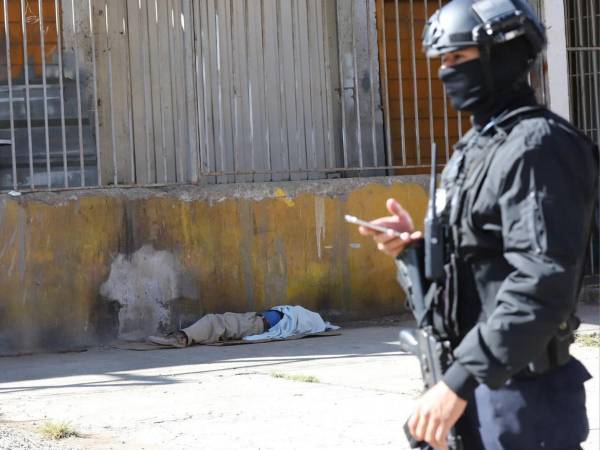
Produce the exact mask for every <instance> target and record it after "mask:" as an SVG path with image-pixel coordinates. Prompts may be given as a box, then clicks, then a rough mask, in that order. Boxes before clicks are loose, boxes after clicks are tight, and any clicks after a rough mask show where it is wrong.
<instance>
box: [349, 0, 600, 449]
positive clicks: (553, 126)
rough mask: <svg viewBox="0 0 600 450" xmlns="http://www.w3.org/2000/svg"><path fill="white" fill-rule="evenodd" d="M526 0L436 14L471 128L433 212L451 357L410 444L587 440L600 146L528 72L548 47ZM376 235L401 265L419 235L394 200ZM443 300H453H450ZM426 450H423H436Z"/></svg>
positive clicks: (455, 91)
mask: <svg viewBox="0 0 600 450" xmlns="http://www.w3.org/2000/svg"><path fill="white" fill-rule="evenodd" d="M545 43H546V40H545V31H544V26H543V24H542V23H541V22H540V20H539V19H538V18H537V17H536V15H535V13H534V12H533V11H532V10H531V8H530V7H529V6H528V5H527V3H526V1H525V0H452V1H451V2H450V3H448V4H446V5H445V6H444V7H442V8H441V9H440V10H438V11H436V13H435V14H434V15H433V16H432V17H431V18H430V19H429V21H428V23H427V26H426V29H425V33H424V48H425V51H426V53H427V56H428V57H441V58H442V66H441V69H440V72H439V77H440V79H441V81H442V83H443V84H444V86H445V89H446V93H447V95H448V97H449V98H450V100H451V103H452V105H453V106H454V108H455V109H456V110H459V111H469V112H470V113H471V114H472V125H473V126H472V128H471V130H470V131H469V132H468V133H466V134H465V135H464V137H463V138H462V139H461V140H460V142H459V143H458V144H457V145H456V146H455V151H454V153H453V156H452V158H451V160H450V161H449V162H448V165H447V166H446V168H445V169H444V171H443V174H442V182H441V189H440V190H439V191H440V193H439V194H438V196H437V201H436V203H437V204H438V205H437V206H438V208H437V209H438V211H439V213H440V218H441V219H442V221H443V224H444V230H445V232H444V234H445V236H446V245H445V249H446V252H445V263H446V267H445V268H446V278H449V277H450V278H451V280H450V281H451V283H448V279H446V280H444V283H443V284H444V285H445V286H449V285H452V286H456V292H452V293H451V294H449V295H455V296H456V299H457V307H456V308H455V309H454V312H453V313H452V311H450V310H449V311H448V314H454V315H455V317H450V318H448V317H446V318H444V320H446V319H449V320H454V321H455V323H456V328H457V330H456V333H457V337H458V338H457V339H456V340H455V341H456V346H455V348H454V350H453V353H454V357H455V360H454V362H453V363H452V364H451V366H450V367H449V368H448V370H447V371H446V372H445V374H444V377H443V381H441V382H439V383H438V384H436V385H435V386H433V387H432V388H431V389H429V390H428V391H427V392H426V393H425V394H424V395H423V397H422V398H421V399H420V401H419V403H418V405H417V407H416V408H415V411H414V413H413V414H412V416H411V418H410V421H409V428H410V431H411V433H412V435H413V436H414V437H416V438H417V439H418V440H422V441H426V442H427V443H428V444H429V445H430V446H431V447H433V448H438V449H445V448H446V446H447V436H448V432H449V430H450V429H451V428H452V427H453V426H456V431H457V432H458V433H459V434H460V435H461V436H462V438H463V441H464V448H465V449H466V450H477V449H487V450H533V449H545V450H550V449H551V450H575V449H580V448H581V447H580V443H581V442H583V441H584V440H585V439H586V437H587V433H588V422H587V417H586V410H585V390H584V386H583V383H584V382H585V381H586V380H588V379H589V378H590V375H589V373H588V372H587V371H586V369H585V368H584V367H583V365H582V364H581V363H580V362H579V361H577V360H576V359H575V358H573V357H571V356H570V355H569V344H570V343H571V342H572V340H573V330H574V329H575V328H576V327H577V325H578V320H577V318H576V316H575V308H576V301H577V297H578V293H579V289H580V284H581V279H582V273H583V265H584V260H585V254H586V248H587V243H588V239H589V236H590V232H591V224H592V217H593V208H594V205H595V198H596V196H597V194H598V185H597V180H598V148H597V147H596V146H595V145H594V144H593V143H592V142H591V141H589V140H588V139H587V138H586V137H585V136H584V135H583V134H581V133H580V132H579V131H578V130H576V129H575V128H574V127H573V126H572V125H570V124H569V123H568V122H566V121H565V120H564V119H562V118H561V117H559V116H557V115H556V114H554V113H552V112H551V111H549V110H547V109H546V108H544V107H543V106H540V105H539V104H538V103H537V102H536V99H535V96H534V93H533V91H532V89H531V88H530V86H529V85H528V84H527V74H528V71H529V70H530V68H531V65H532V63H533V62H534V60H535V58H536V56H537V55H538V54H539V52H541V51H542V50H543V47H544V46H545ZM387 208H388V210H389V211H390V213H391V214H392V215H391V216H390V217H384V218H381V219H377V220H376V221H374V222H377V223H378V224H380V225H384V226H387V227H392V228H395V229H396V230H399V231H401V232H402V233H403V234H402V237H401V238H397V237H394V236H391V235H387V234H382V233H377V232H374V231H372V230H370V229H366V228H364V227H362V228H361V229H360V231H361V233H363V234H365V235H371V236H373V238H374V240H375V241H376V242H377V245H378V248H379V249H380V250H382V251H383V252H385V253H387V254H390V255H392V256H394V257H396V256H398V255H399V254H400V253H401V252H402V251H403V249H404V248H405V247H406V246H407V245H410V244H411V243H413V242H414V241H416V240H419V239H421V238H422V235H421V233H420V232H415V231H414V228H413V225H412V219H411V217H410V216H409V214H408V213H407V212H406V211H404V210H403V209H402V207H401V206H400V205H399V204H398V203H397V202H396V201H394V200H393V199H390V200H388V202H387ZM447 295H448V294H447ZM431 447H424V448H431Z"/></svg>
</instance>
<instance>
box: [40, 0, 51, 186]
mask: <svg viewBox="0 0 600 450" xmlns="http://www.w3.org/2000/svg"><path fill="white" fill-rule="evenodd" d="M37 6H38V15H39V29H40V53H41V59H42V91H43V109H44V144H45V150H46V177H47V186H48V187H52V179H51V177H50V135H49V122H48V85H47V82H46V75H47V74H46V39H45V35H46V30H45V26H44V11H43V8H42V0H38V5H37Z"/></svg>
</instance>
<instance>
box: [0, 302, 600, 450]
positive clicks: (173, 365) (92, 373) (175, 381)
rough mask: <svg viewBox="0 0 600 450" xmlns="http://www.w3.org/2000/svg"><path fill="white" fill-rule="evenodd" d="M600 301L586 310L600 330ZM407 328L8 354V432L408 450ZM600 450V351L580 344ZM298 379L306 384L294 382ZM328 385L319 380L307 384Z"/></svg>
mask: <svg viewBox="0 0 600 450" xmlns="http://www.w3.org/2000/svg"><path fill="white" fill-rule="evenodd" d="M598 316H599V311H598V306H594V307H587V308H585V311H584V318H585V319H586V323H585V325H584V327H583V330H584V331H585V332H590V331H594V330H595V331H598V318H599V317H598ZM397 332H398V326H393V327H391V326H376V327H365V328H349V329H345V330H343V335H342V336H334V337H322V338H310V339H302V340H298V341H288V342H276V343H268V344H254V345H241V346H229V347H206V346H196V347H190V348H186V349H180V350H157V351H146V352H136V351H127V350H116V349H110V348H106V349H92V350H89V351H87V352H83V353H66V354H46V355H33V356H23V357H14V358H0V366H1V370H0V394H1V402H0V424H1V425H0V427H2V428H4V429H5V430H6V429H8V430H21V432H26V433H29V432H30V431H31V430H33V429H35V428H36V427H37V426H39V425H40V424H42V423H44V422H45V421H68V422H70V423H71V425H72V426H73V427H74V428H75V429H77V430H78V431H79V432H81V433H83V434H84V435H85V436H84V437H83V438H70V439H68V440H66V441H64V442H62V443H61V444H59V446H62V447H70V448H85V449H209V450H213V449H214V450H217V449H277V450H281V449H307V450H308V449H344V450H348V449H356V450H359V449H360V450H365V449H396V450H398V449H407V448H408V447H407V445H406V443H405V440H404V437H403V435H402V431H401V429H402V425H403V423H404V421H405V420H406V418H407V416H408V414H409V413H410V411H411V408H412V406H413V404H414V400H415V398H416V397H418V395H419V394H420V389H421V380H420V373H419V368H418V365H417V361H416V359H415V358H414V357H412V356H410V355H407V354H404V353H402V352H400V351H399V349H398V346H397V344H396V341H397ZM574 353H575V355H576V356H577V357H578V358H580V359H581V360H582V361H583V362H584V364H585V365H586V366H587V367H588V370H590V372H592V374H593V375H594V379H593V380H591V381H590V382H588V383H587V389H588V404H589V415H590V422H591V428H592V432H591V434H590V438H589V440H588V442H587V443H586V445H585V449H586V450H596V449H598V448H599V443H600V440H599V435H598V433H599V432H598V428H599V427H598V425H599V421H600V416H599V413H598V398H600V397H599V395H600V392H599V387H598V376H599V356H600V355H599V349H598V348H597V347H583V346H581V345H575V346H574ZM294 376H297V378H296V379H289V378H292V377H294ZM309 376H312V377H315V378H316V379H317V380H316V381H318V382H313V383H308V382H306V381H301V380H302V379H304V380H306V379H307V377H309Z"/></svg>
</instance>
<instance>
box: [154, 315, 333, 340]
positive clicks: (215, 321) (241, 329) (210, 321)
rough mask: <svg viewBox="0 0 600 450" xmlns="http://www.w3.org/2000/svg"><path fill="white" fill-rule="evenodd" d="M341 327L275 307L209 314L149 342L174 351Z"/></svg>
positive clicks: (317, 316)
mask: <svg viewBox="0 0 600 450" xmlns="http://www.w3.org/2000/svg"><path fill="white" fill-rule="evenodd" d="M337 328H339V327H337V326H335V325H331V324H330V323H329V322H326V321H324V320H323V319H322V318H321V316H320V315H319V314H318V313H316V312H312V311H309V310H308V309H306V308H303V307H302V306H288V305H283V306H275V307H273V308H271V309H269V310H267V311H264V312H260V313H257V312H246V313H232V312H226V313H224V314H207V315H205V316H203V317H201V318H200V319H199V320H197V321H196V322H194V323H193V324H192V325H190V326H189V327H187V328H183V329H181V330H177V331H175V332H173V333H170V334H168V335H166V336H149V337H148V341H149V342H151V343H153V344H157V345H165V346H170V347H187V346H189V345H193V344H214V343H216V342H221V341H229V340H239V339H243V340H247V341H257V340H274V339H286V338H288V337H290V336H294V335H298V334H311V333H320V332H323V331H327V330H334V329H337Z"/></svg>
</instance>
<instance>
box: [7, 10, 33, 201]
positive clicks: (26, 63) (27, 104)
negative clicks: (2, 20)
mask: <svg viewBox="0 0 600 450" xmlns="http://www.w3.org/2000/svg"><path fill="white" fill-rule="evenodd" d="M25 8H26V5H25V0H21V32H22V42H23V73H24V78H25V99H24V102H23V108H24V109H25V111H26V116H27V148H28V150H29V186H30V187H31V189H33V188H34V187H35V178H34V171H33V140H32V136H31V95H30V89H31V86H30V83H29V52H28V42H27V41H28V38H27V11H26V9H25ZM11 76H12V75H11Z"/></svg>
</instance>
